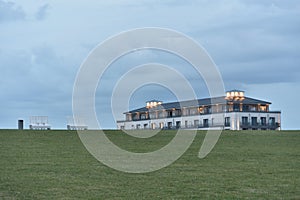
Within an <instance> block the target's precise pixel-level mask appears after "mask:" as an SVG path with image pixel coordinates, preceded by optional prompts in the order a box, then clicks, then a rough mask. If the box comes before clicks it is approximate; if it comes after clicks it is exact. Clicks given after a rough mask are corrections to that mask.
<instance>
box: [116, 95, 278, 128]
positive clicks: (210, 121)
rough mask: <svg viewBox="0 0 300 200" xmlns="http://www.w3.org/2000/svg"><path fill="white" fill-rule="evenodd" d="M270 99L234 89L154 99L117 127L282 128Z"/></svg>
mask: <svg viewBox="0 0 300 200" xmlns="http://www.w3.org/2000/svg"><path fill="white" fill-rule="evenodd" d="M270 104H271V103H270V102H267V101H262V100H258V99H253V98H250V97H246V96H245V95H244V91H239V90H232V91H228V92H226V96H221V97H214V98H206V99H197V100H190V101H182V102H171V103H163V102H161V101H157V100H152V101H148V102H146V106H145V107H142V108H138V109H135V110H131V111H128V112H125V113H124V114H125V120H120V121H117V128H118V129H127V130H134V129H179V128H180V129H198V130H207V129H224V130H280V129H281V112H280V111H270V109H269V107H270Z"/></svg>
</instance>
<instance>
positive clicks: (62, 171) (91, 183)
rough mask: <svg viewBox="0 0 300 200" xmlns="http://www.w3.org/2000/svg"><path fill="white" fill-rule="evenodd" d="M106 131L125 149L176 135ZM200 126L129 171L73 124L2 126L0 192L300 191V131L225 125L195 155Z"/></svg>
mask: <svg viewBox="0 0 300 200" xmlns="http://www.w3.org/2000/svg"><path fill="white" fill-rule="evenodd" d="M106 134H107V135H108V137H109V138H110V139H111V140H112V141H114V142H115V143H116V144H118V145H119V146H120V147H122V148H124V149H128V150H130V151H135V152H144V151H145V152H147V151H148V150H149V151H153V150H154V149H158V148H160V147H162V146H164V145H165V144H166V143H168V141H170V140H171V139H172V137H173V136H174V132H173V131H164V132H162V133H161V134H159V135H157V136H155V137H152V138H149V139H132V138H130V137H128V136H125V135H123V134H121V133H120V132H119V131H107V132H106ZM204 136H205V134H204V132H199V133H198V134H197V136H196V138H195V140H194V142H193V144H192V145H191V147H190V148H189V150H188V151H187V152H186V153H185V154H184V155H183V156H182V157H181V158H180V159H179V160H177V161H176V162H175V163H173V164H172V165H170V166H168V167H166V168H163V169H161V170H158V171H155V172H151V173H146V174H128V173H122V172H119V171H115V170H113V169H110V168H109V167H107V166H105V165H103V164H101V163H100V162H99V161H97V160H95V159H94V158H93V157H92V156H91V155H90V154H89V153H88V152H87V151H86V149H85V148H84V146H83V145H82V143H81V142H80V139H79V137H78V136H77V134H76V132H74V131H27V130H25V131H16V130H1V131H0V143H1V145H0V156H1V163H0V199H300V189H299V188H300V131H299V132H297V131H281V132H275V131H265V132H263V131H262V132H260V131H248V132H247V131H243V132H242V131H241V132H223V133H222V135H221V138H220V140H219V141H218V143H217V145H216V146H215V148H214V149H213V151H212V152H211V153H210V154H209V155H208V156H207V157H206V158H205V159H198V157H197V155H198V151H199V148H200V146H201V144H202V141H203V138H204Z"/></svg>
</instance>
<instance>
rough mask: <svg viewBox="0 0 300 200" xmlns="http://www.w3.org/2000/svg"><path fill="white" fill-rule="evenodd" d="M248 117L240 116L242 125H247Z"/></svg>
mask: <svg viewBox="0 0 300 200" xmlns="http://www.w3.org/2000/svg"><path fill="white" fill-rule="evenodd" d="M248 123H249V122H248V117H242V125H248Z"/></svg>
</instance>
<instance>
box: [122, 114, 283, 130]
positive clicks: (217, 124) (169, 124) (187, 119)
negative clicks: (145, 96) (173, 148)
mask: <svg viewBox="0 0 300 200" xmlns="http://www.w3.org/2000/svg"><path fill="white" fill-rule="evenodd" d="M225 118H227V119H228V121H225ZM243 118H244V119H243ZM246 118H247V121H245V119H246ZM255 118H256V119H257V123H255V122H254V121H253V120H254V119H255ZM272 118H273V120H274V124H273V125H272V126H271V124H270V122H271V121H270V120H271V119H272ZM280 124H281V117H280V112H274V113H273V112H228V113H216V114H208V115H194V116H182V117H169V118H161V119H148V120H138V121H118V122H117V128H118V129H127V130H132V129H163V128H164V129H176V128H184V129H199V130H207V129H212V128H215V129H228V130H243V129H247V130H252V129H253V130H256V129H261V130H265V129H266V130H267V129H276V130H280V126H279V127H278V126H277V125H280Z"/></svg>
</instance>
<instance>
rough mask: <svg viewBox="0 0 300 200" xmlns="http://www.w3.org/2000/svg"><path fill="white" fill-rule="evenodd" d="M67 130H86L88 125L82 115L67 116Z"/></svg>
mask: <svg viewBox="0 0 300 200" xmlns="http://www.w3.org/2000/svg"><path fill="white" fill-rule="evenodd" d="M67 129H68V130H87V129H88V126H87V125H86V123H85V121H84V119H83V118H82V117H75V118H74V117H70V116H69V117H68V123H67Z"/></svg>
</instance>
